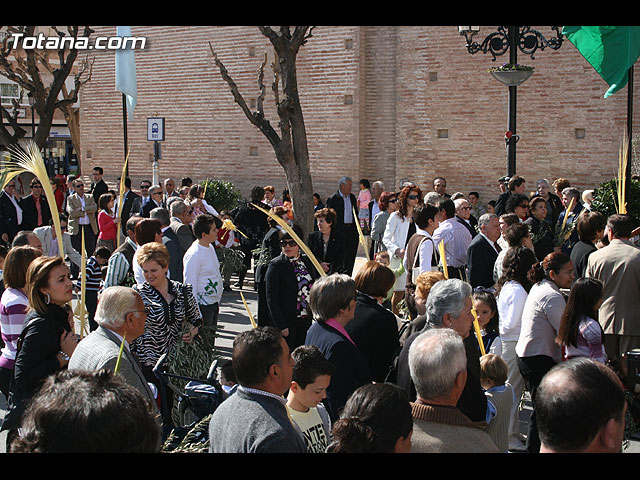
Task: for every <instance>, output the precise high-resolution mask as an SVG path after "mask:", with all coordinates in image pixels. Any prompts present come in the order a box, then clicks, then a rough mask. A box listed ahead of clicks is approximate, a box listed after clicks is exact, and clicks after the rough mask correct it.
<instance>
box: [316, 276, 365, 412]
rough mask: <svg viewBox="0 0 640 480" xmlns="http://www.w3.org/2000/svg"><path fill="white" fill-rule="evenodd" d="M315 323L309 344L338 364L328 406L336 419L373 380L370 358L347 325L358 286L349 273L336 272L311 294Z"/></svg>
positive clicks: (351, 316) (352, 313)
mask: <svg viewBox="0 0 640 480" xmlns="http://www.w3.org/2000/svg"><path fill="white" fill-rule="evenodd" d="M309 307H310V308H311V312H312V314H313V320H314V322H313V325H311V327H310V328H309V331H308V332H307V337H306V340H305V344H306V345H315V346H316V347H318V348H319V349H320V351H321V352H322V354H323V355H324V356H325V358H326V359H327V360H329V361H330V362H331V363H333V364H334V365H335V367H336V370H335V373H334V374H333V375H332V376H331V384H330V385H329V388H327V400H326V407H327V410H328V411H329V415H330V417H331V421H332V422H335V421H336V420H337V419H338V418H339V415H340V410H342V407H344V404H345V403H346V402H347V399H348V398H349V397H350V396H351V394H352V393H353V392H354V391H355V390H356V389H357V388H358V387H360V386H362V385H365V384H368V383H371V371H370V369H369V365H368V363H367V360H366V359H365V358H364V356H363V355H362V353H361V352H360V350H358V347H357V346H356V344H355V343H354V341H353V340H352V339H351V337H350V336H349V334H348V333H347V331H346V329H345V326H346V325H347V323H349V322H350V321H351V320H352V319H353V315H354V313H355V309H356V286H355V282H354V280H353V279H352V278H351V277H350V276H348V275H345V274H340V273H334V274H332V275H327V276H324V277H321V278H320V279H318V280H316V282H315V283H314V284H313V287H311V292H310V293H309Z"/></svg>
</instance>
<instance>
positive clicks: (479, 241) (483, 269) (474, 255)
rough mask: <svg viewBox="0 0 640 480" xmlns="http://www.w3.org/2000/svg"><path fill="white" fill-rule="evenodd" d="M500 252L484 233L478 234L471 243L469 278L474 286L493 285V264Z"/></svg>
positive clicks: (468, 260)
mask: <svg viewBox="0 0 640 480" xmlns="http://www.w3.org/2000/svg"><path fill="white" fill-rule="evenodd" d="M497 258H498V253H497V252H496V251H495V249H494V248H493V247H492V246H491V244H490V243H489V242H488V241H487V239H485V238H484V237H483V236H482V235H477V236H476V237H475V238H474V239H473V240H471V243H470V244H469V249H468V250H467V268H468V269H469V274H468V279H469V283H470V284H471V286H472V287H474V288H475V287H477V286H483V287H486V288H489V287H492V286H493V284H494V283H495V282H494V281H493V266H494V264H495V263H496V259H497Z"/></svg>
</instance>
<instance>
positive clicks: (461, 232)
mask: <svg viewBox="0 0 640 480" xmlns="http://www.w3.org/2000/svg"><path fill="white" fill-rule="evenodd" d="M432 238H433V243H434V244H435V246H436V248H438V245H440V242H441V241H443V242H444V252H445V256H446V260H447V266H449V267H455V268H460V267H464V266H465V265H466V264H467V250H468V249H469V244H470V243H471V240H472V237H471V233H469V230H467V228H466V227H465V226H464V225H462V224H461V223H460V222H458V221H457V220H456V219H455V217H454V218H448V219H446V220H443V221H442V222H440V226H439V227H438V228H436V230H435V232H433V235H432ZM441 262H442V260H441Z"/></svg>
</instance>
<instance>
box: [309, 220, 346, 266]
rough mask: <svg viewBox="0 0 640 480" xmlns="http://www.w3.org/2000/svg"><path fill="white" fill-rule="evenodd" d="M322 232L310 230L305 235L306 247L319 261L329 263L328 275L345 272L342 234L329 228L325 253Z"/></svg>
mask: <svg viewBox="0 0 640 480" xmlns="http://www.w3.org/2000/svg"><path fill="white" fill-rule="evenodd" d="M323 243H324V242H323V241H322V232H320V231H317V232H311V233H310V234H309V236H308V237H307V247H309V250H311V253H313V255H314V256H315V257H316V258H317V259H318V261H319V262H320V263H322V262H326V263H328V264H329V271H328V272H327V274H328V275H330V274H332V273H346V271H345V268H344V254H345V250H344V234H342V233H340V232H338V231H336V230H334V229H333V228H332V229H331V235H329V243H328V244H327V254H326V255H325V254H324V245H323Z"/></svg>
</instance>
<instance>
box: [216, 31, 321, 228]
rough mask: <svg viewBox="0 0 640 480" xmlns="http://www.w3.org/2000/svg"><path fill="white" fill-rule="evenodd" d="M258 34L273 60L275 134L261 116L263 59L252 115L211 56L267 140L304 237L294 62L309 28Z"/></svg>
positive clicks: (308, 210)
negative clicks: (266, 42)
mask: <svg viewBox="0 0 640 480" xmlns="http://www.w3.org/2000/svg"><path fill="white" fill-rule="evenodd" d="M259 29H260V32H261V33H262V34H263V35H264V36H265V37H267V38H268V39H269V41H270V42H271V44H272V45H273V49H274V54H275V59H274V61H273V63H272V69H273V74H274V75H273V82H272V84H271V89H272V91H273V95H274V100H275V104H276V108H277V112H278V117H279V121H278V128H279V132H278V131H276V129H275V128H274V127H273V126H272V125H271V122H269V120H268V119H266V118H265V116H264V109H263V104H264V98H265V95H266V88H265V86H264V67H265V65H266V63H267V55H266V53H265V59H264V62H263V63H262V65H261V66H260V69H259V72H258V86H259V88H260V94H259V95H258V97H257V101H256V111H255V112H252V111H251V110H250V109H249V107H248V106H247V103H246V101H245V99H244V97H243V96H242V95H241V94H240V92H239V90H238V87H237V85H236V83H235V82H234V81H233V79H232V78H231V76H230V75H229V72H228V71H227V69H226V68H225V66H224V65H223V63H222V62H221V61H220V60H219V59H218V56H217V54H216V52H215V51H214V49H213V47H212V46H211V43H209V46H210V48H211V53H212V54H213V58H214V61H215V63H216V65H217V66H218V68H219V69H220V73H221V75H222V78H223V79H224V80H225V81H226V82H227V84H228V85H229V87H230V89H231V92H232V94H233V98H234V100H235V102H236V103H237V104H238V105H239V106H240V108H241V109H242V111H243V112H244V114H245V115H246V117H247V118H248V119H249V121H250V122H251V123H252V124H253V125H255V126H256V127H257V128H258V129H259V130H260V131H261V132H262V133H263V135H264V136H265V137H266V138H267V140H269V143H271V146H272V147H273V150H274V152H275V155H276V159H277V160H278V162H279V163H280V165H282V167H283V168H284V171H285V175H286V178H287V185H288V188H289V193H290V195H291V202H292V205H293V211H294V218H295V222H296V223H297V224H298V225H299V226H300V227H301V228H302V229H303V232H304V233H305V235H306V234H307V233H309V232H310V231H311V230H312V229H313V200H312V195H311V193H312V192H313V184H312V181H311V173H310V168H309V149H308V146H307V133H306V129H305V125H304V117H303V115H302V106H301V104H300V98H299V96H298V80H297V74H296V58H297V55H298V51H299V49H300V47H301V46H302V45H304V44H305V43H306V42H307V40H308V39H309V38H310V37H311V32H312V31H313V27H308V26H307V27H295V28H294V29H293V32H292V31H291V27H286V26H283V27H280V29H279V30H277V31H276V30H273V29H272V28H271V27H259Z"/></svg>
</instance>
